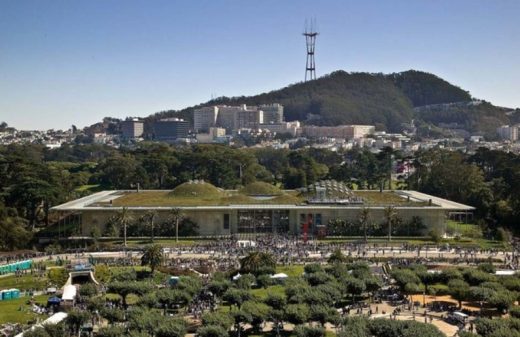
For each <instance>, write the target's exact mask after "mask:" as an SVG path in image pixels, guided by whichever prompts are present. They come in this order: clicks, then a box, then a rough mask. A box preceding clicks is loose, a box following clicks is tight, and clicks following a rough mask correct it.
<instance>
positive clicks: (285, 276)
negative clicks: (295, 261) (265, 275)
mask: <svg viewBox="0 0 520 337" xmlns="http://www.w3.org/2000/svg"><path fill="white" fill-rule="evenodd" d="M270 277H271V278H272V279H276V280H283V279H286V278H288V277H289V276H288V275H287V274H284V273H278V274H274V275H271V276H270Z"/></svg>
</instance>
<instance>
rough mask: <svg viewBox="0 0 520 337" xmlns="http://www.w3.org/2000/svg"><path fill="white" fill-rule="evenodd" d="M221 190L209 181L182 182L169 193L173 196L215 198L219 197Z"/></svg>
mask: <svg viewBox="0 0 520 337" xmlns="http://www.w3.org/2000/svg"><path fill="white" fill-rule="evenodd" d="M221 194H222V191H221V190H219V189H218V188H216V187H215V186H213V185H211V184H209V183H197V184H196V183H189V182H187V183H183V184H180V185H179V186H177V187H175V188H174V189H173V191H171V192H170V193H169V195H171V196H175V197H188V198H193V197H203V198H210V199H215V198H219V197H220V195H221Z"/></svg>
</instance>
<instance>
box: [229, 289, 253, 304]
mask: <svg viewBox="0 0 520 337" xmlns="http://www.w3.org/2000/svg"><path fill="white" fill-rule="evenodd" d="M222 299H223V300H224V301H226V302H228V303H229V304H231V305H233V304H234V305H236V306H238V307H239V308H240V306H242V303H244V302H245V301H247V300H249V299H251V293H250V292H249V291H247V290H243V289H235V288H230V289H228V290H227V291H226V292H225V293H224V295H222Z"/></svg>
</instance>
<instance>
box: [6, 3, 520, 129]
mask: <svg viewBox="0 0 520 337" xmlns="http://www.w3.org/2000/svg"><path fill="white" fill-rule="evenodd" d="M519 14H520V1H518V0H489V1H484V0H435V1H433V0H432V1H421V0H380V1H375V0H368V1H366V0H363V1H346V0H337V1H332V0H330V1H327V0H325V1H323V0H322V1H307V0H256V1H253V0H240V1H238V0H235V1H232V0H229V1H224V0H222V1H221V0H207V1H202V0H185V1H173V0H170V1H156V0H149V1H144V0H143V1H134V0H118V1H114V0H89V1H69V0H63V1H62V0H52V1H50V0H49V1H45V0H36V1H25V0H0V121H3V120H5V121H6V122H7V123H8V124H9V125H12V126H15V127H17V128H21V129H46V128H69V127H70V125H71V124H75V125H77V126H79V127H83V126H85V125H89V124H92V123H94V122H96V121H99V120H100V119H101V118H103V117H104V116H113V117H126V116H146V115H149V114H151V113H154V112H157V111H161V110H166V109H170V108H173V109H178V108H184V107H186V106H190V105H194V104H197V103H200V102H205V101H207V100H209V99H210V98H211V97H212V96H223V95H225V96H233V95H251V94H256V93H261V92H264V91H268V90H273V89H277V88H281V87H284V86H286V85H287V84H290V83H295V82H299V81H302V80H303V77H304V68H305V42H304V38H303V37H302V36H301V33H302V31H303V28H304V22H305V19H306V18H316V20H317V22H318V30H319V32H320V35H319V36H318V39H317V43H316V68H317V74H318V76H320V75H324V74H326V73H329V72H331V71H334V70H337V69H343V70H346V71H368V72H384V73H390V72H398V71H403V70H407V69H418V70H424V71H428V72H432V73H434V74H436V75H438V76H440V77H443V78H444V79H446V80H448V81H450V82H452V83H454V84H457V85H459V86H461V87H462V88H464V89H466V90H469V91H470V92H471V94H472V95H474V96H475V97H477V98H482V99H486V100H488V101H491V102H493V103H494V104H497V105H502V106H510V107H520V64H519V63H520V61H519V60H520V20H519V19H518V18H519Z"/></svg>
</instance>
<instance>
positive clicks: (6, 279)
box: [0, 274, 48, 291]
mask: <svg viewBox="0 0 520 337" xmlns="http://www.w3.org/2000/svg"><path fill="white" fill-rule="evenodd" d="M47 283H48V279H47V277H43V278H41V277H36V276H34V275H30V274H27V275H22V276H21V277H16V276H15V275H8V276H3V277H0V289H1V290H5V289H12V288H16V289H19V290H22V291H25V290H33V289H36V290H44V289H46V288H47Z"/></svg>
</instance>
